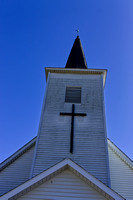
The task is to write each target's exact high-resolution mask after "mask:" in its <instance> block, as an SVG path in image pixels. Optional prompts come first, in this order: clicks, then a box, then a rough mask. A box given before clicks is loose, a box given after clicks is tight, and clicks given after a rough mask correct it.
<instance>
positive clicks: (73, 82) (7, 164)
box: [0, 36, 133, 200]
mask: <svg viewBox="0 0 133 200" xmlns="http://www.w3.org/2000/svg"><path fill="white" fill-rule="evenodd" d="M45 74H46V81H47V86H46V90H45V98H44V101H43V106H42V112H41V118H40V124H39V128H38V134H37V136H36V137H35V138H33V139H32V140H31V141H29V142H28V143H27V144H25V145H24V146H23V147H22V148H21V149H19V150H18V151H17V152H15V153H14V154H13V155H11V156H10V157H9V158H7V159H6V160H5V161H3V162H2V163H1V164H0V200H14V199H17V200H87V199H89V200H106V199H110V200H114V199H116V200H124V199H127V200H133V161H132V160H130V158H128V157H127V156H126V155H125V154H124V153H123V152H122V151H121V150H120V149H119V148H118V147H117V146H116V145H115V144H114V143H112V142H111V141H110V140H109V139H107V133H106V119H105V105H104V86H105V81H106V74H107V70H105V69H89V68H88V67H87V64H86V59H85V56H84V52H83V48H82V45H81V41H80V38H79V36H77V38H76V39H75V41H74V44H73V47H72V49H71V52H70V55H69V57H68V60H67V63H66V66H65V68H45Z"/></svg>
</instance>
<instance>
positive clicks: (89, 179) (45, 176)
mask: <svg viewBox="0 0 133 200" xmlns="http://www.w3.org/2000/svg"><path fill="white" fill-rule="evenodd" d="M66 168H69V169H70V170H71V171H72V172H73V173H75V174H76V175H78V176H79V177H80V178H81V179H83V180H84V181H85V182H86V183H89V184H91V186H92V188H95V190H97V191H99V192H100V193H101V194H102V195H103V196H104V197H106V198H108V199H117V200H123V199H124V198H123V197H121V196H120V195H119V194H117V193H116V192H114V191H113V190H112V189H110V188H109V187H107V186H106V185H104V184H103V183H102V182H100V181H99V180H98V179H96V178H95V177H94V176H92V175H90V174H89V173H88V172H86V171H85V170H84V169H83V168H81V167H80V166H78V165H77V164H76V163H74V162H73V161H71V160H70V159H65V160H63V161H61V162H60V163H58V164H56V165H54V166H53V167H51V168H49V169H48V170H46V171H44V172H42V173H41V174H39V175H37V176H35V177H33V178H32V179H30V180H28V181H26V182H25V183H24V184H22V185H20V186H18V187H17V188H15V189H13V190H11V191H10V192H8V193H6V194H5V195H3V196H1V200H4V199H12V198H18V197H20V196H21V195H24V194H25V193H27V192H29V191H31V190H32V189H34V188H35V187H37V186H39V185H40V184H42V183H44V182H45V181H46V180H49V179H50V178H51V177H53V176H55V175H57V174H59V173H60V172H62V171H64V170H65V169H66Z"/></svg>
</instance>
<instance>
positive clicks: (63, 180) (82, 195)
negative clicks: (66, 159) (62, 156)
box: [18, 170, 105, 200]
mask: <svg viewBox="0 0 133 200" xmlns="http://www.w3.org/2000/svg"><path fill="white" fill-rule="evenodd" d="M33 199H34V200H38V199H42V200H68V199H69V200H77V199H78V200H84V199H85V200H87V199H91V200H105V198H104V197H103V196H102V195H101V194H100V193H99V192H97V191H96V190H95V189H93V188H92V187H91V186H89V185H88V184H87V183H85V182H84V181H82V180H81V179H80V178H79V177H77V176H75V175H74V174H73V173H72V172H70V171H69V170H65V171H64V172H62V173H60V174H59V175H57V176H55V177H54V178H52V179H50V180H49V181H46V182H45V183H43V184H42V185H40V186H38V187H37V188H35V189H33V190H32V191H30V192H28V193H27V194H25V195H23V196H21V197H20V198H18V200H33Z"/></svg>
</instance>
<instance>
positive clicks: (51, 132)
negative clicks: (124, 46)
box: [33, 74, 108, 185]
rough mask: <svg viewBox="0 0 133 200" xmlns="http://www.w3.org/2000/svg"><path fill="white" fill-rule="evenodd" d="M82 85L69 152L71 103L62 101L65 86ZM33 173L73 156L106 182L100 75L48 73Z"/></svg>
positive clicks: (78, 162)
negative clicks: (78, 115) (62, 113)
mask: <svg viewBox="0 0 133 200" xmlns="http://www.w3.org/2000/svg"><path fill="white" fill-rule="evenodd" d="M67 86H69V87H70V86H72V87H81V104H75V112H78V113H80V112H81V113H86V114H87V116H85V117H75V119H74V145H73V154H71V153H70V133H71V116H61V115H60V112H71V111H72V104H71V103H66V102H65V95H66V87H67ZM37 145H38V146H37V152H36V157H35V165H34V170H33V176H35V175H37V174H39V173H40V172H42V171H43V170H46V169H48V168H49V167H51V166H53V165H55V164H56V163H58V162H60V161H61V160H63V159H65V158H70V159H72V160H73V161H74V162H75V163H77V164H79V165H80V166H81V167H83V168H84V169H85V170H87V171H88V172H90V173H91V174H92V175H94V176H95V177H97V178H98V179H99V180H101V181H102V182H104V183H105V184H107V185H108V169H107V168H108V167H107V159H108V155H107V151H106V150H107V149H106V147H107V146H106V130H105V119H104V97H103V80H102V76H101V75H75V74H73V75H72V74H51V75H50V78H49V82H48V86H47V93H46V99H45V106H44V108H43V114H42V118H41V126H40V130H39V134H38V144H37Z"/></svg>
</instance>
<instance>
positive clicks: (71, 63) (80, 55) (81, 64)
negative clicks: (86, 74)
mask: <svg viewBox="0 0 133 200" xmlns="http://www.w3.org/2000/svg"><path fill="white" fill-rule="evenodd" d="M65 68H80V69H87V63H86V59H85V55H84V51H83V48H82V44H81V41H80V38H79V36H77V38H76V39H75V41H74V44H73V47H72V49H71V52H70V54H69V57H68V60H67V63H66V66H65Z"/></svg>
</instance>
